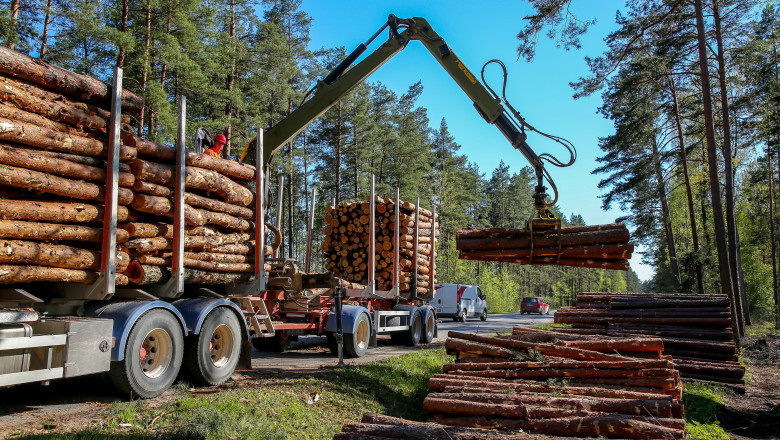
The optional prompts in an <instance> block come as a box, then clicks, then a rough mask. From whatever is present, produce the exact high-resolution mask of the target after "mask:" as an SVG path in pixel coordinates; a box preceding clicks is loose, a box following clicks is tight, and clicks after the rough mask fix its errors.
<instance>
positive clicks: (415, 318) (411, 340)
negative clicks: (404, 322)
mask: <svg viewBox="0 0 780 440" xmlns="http://www.w3.org/2000/svg"><path fill="white" fill-rule="evenodd" d="M422 332H423V322H422V315H421V314H420V311H419V310H415V311H414V312H412V319H411V322H410V324H409V330H408V332H405V333H406V345H409V346H410V347H416V346H417V345H419V344H420V338H421V337H422Z"/></svg>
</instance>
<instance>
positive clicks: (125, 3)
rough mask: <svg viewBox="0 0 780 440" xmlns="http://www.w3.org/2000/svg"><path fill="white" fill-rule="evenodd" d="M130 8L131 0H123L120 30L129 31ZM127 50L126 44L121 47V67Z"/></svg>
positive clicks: (118, 63) (119, 65)
mask: <svg viewBox="0 0 780 440" xmlns="http://www.w3.org/2000/svg"><path fill="white" fill-rule="evenodd" d="M129 8H130V1H129V0H122V15H121V18H120V23H119V32H122V33H125V32H127V16H128V10H129ZM126 53H127V51H126V50H125V48H124V46H120V47H119V55H118V56H117V60H116V66H117V67H119V68H124V67H125V55H126ZM141 108H143V107H141Z"/></svg>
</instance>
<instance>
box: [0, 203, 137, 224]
mask: <svg viewBox="0 0 780 440" xmlns="http://www.w3.org/2000/svg"><path fill="white" fill-rule="evenodd" d="M103 212H104V210H103V207H102V206H95V205H89V204H86V203H70V202H41V201H28V200H8V199H0V218H1V219H4V220H30V221H42V222H57V223H59V222H65V223H89V222H102V221H103ZM130 218H131V214H130V212H129V211H128V209H127V208H126V207H125V206H119V207H118V210H117V221H120V222H125V221H128V219H130Z"/></svg>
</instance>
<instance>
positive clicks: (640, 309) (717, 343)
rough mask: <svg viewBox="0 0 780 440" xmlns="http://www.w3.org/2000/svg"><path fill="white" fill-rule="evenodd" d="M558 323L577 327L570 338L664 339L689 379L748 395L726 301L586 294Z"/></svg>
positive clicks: (668, 352)
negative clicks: (632, 337) (647, 337)
mask: <svg viewBox="0 0 780 440" xmlns="http://www.w3.org/2000/svg"><path fill="white" fill-rule="evenodd" d="M555 322H560V323H567V324H571V325H572V327H573V328H570V329H560V331H561V332H565V333H570V334H580V335H608V336H615V337H625V336H629V335H644V336H652V337H657V338H660V339H661V340H663V342H664V354H666V355H671V356H672V357H673V358H674V363H675V365H676V367H677V369H678V370H679V371H680V375H681V376H682V377H683V378H685V379H693V380H698V381H703V382H716V383H720V384H725V385H728V386H730V387H732V388H734V389H735V390H737V391H740V392H743V391H744V384H745V382H744V380H743V376H744V374H745V368H744V367H743V366H742V365H741V364H740V363H739V362H738V351H737V346H736V343H735V341H734V333H733V330H732V327H731V310H730V306H729V300H728V297H726V296H725V295H685V294H615V293H582V294H580V295H578V296H577V302H576V304H575V306H574V307H568V308H564V309H561V310H558V311H557V312H556V313H555Z"/></svg>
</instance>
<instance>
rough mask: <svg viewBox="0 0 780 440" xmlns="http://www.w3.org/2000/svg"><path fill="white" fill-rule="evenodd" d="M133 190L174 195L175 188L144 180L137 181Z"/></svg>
mask: <svg viewBox="0 0 780 440" xmlns="http://www.w3.org/2000/svg"><path fill="white" fill-rule="evenodd" d="M133 191H135V192H136V193H143V194H149V195H152V196H157V197H173V189H171V188H168V187H167V186H162V185H157V184H155V183H150V182H144V181H143V180H136V181H135V183H134V184H133Z"/></svg>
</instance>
